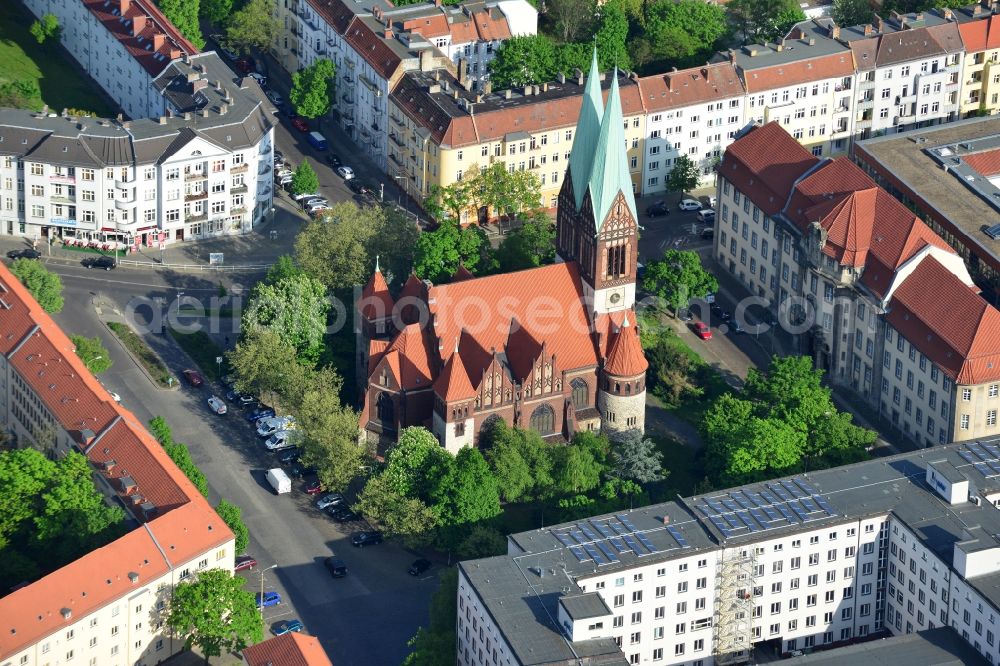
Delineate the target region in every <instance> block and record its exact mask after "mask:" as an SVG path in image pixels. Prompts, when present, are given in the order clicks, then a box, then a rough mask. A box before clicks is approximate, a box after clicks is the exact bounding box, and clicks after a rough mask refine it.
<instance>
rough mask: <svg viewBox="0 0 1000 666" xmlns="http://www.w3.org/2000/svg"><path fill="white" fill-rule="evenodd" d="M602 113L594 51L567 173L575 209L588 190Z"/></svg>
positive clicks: (602, 100) (578, 206) (595, 53)
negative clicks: (571, 186)
mask: <svg viewBox="0 0 1000 666" xmlns="http://www.w3.org/2000/svg"><path fill="white" fill-rule="evenodd" d="M603 112H604V98H603V97H602V96H601V73H600V71H599V70H598V67H597V49H596V48H595V49H594V56H593V59H592V60H591V62H590V74H589V75H588V76H587V84H586V86H585V87H584V89H583V103H582V104H581V105H580V118H579V120H578V121H577V124H576V133H575V136H574V138H573V151H572V152H571V153H570V155H569V170H570V175H571V176H572V178H573V198H574V199H575V200H576V209H577V210H580V206H581V205H583V193H584V192H586V190H587V177H588V176H589V175H590V169H591V164H593V161H594V149H595V148H596V147H597V137H598V135H599V134H600V131H601V114H602V113H603Z"/></svg>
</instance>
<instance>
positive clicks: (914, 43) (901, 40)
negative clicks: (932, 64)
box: [875, 23, 962, 67]
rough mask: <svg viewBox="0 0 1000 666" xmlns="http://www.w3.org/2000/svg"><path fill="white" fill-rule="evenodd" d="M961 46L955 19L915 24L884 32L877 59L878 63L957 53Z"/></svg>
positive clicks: (881, 65)
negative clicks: (918, 26)
mask: <svg viewBox="0 0 1000 666" xmlns="http://www.w3.org/2000/svg"><path fill="white" fill-rule="evenodd" d="M961 49H962V39H961V36H960V35H959V32H958V26H957V25H956V24H954V23H946V24H944V25H936V26H931V27H928V28H913V29H910V30H900V31H897V32H891V33H888V34H884V35H881V36H880V37H879V44H878V52H877V54H876V55H875V63H876V65H878V66H879V67H885V66H888V65H895V64H897V63H901V62H907V61H910V60H921V59H924V58H930V57H933V56H935V55H943V54H946V53H954V52H956V51H960V50H961Z"/></svg>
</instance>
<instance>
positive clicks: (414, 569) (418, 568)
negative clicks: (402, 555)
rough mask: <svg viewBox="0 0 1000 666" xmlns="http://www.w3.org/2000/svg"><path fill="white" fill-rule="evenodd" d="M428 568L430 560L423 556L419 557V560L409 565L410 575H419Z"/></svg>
mask: <svg viewBox="0 0 1000 666" xmlns="http://www.w3.org/2000/svg"><path fill="white" fill-rule="evenodd" d="M430 568H431V561H430V560H425V559H424V558H422V557H421V558H420V559H419V560H417V561H416V562H414V563H413V564H411V565H410V575H411V576H419V575H420V574H422V573H423V572H425V571H427V570H428V569H430Z"/></svg>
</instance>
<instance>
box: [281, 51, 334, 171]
mask: <svg viewBox="0 0 1000 666" xmlns="http://www.w3.org/2000/svg"><path fill="white" fill-rule="evenodd" d="M336 75H337V66H336V65H334V64H333V61H331V60H327V59H326V58H321V59H320V60H317V61H316V62H314V63H313V64H311V65H309V66H308V67H305V68H304V69H300V70H299V71H297V72H295V73H294V74H292V89H291V91H290V92H289V93H288V99H290V100H291V102H292V105H293V106H295V112H296V113H298V114H299V115H300V116H302V117H303V118H319V117H320V116H324V115H326V113H327V111H329V110H330V105H331V104H332V102H333V97H334V94H335V90H334V83H335V78H336ZM293 185H294V181H293ZM306 191H310V190H306ZM313 191H314V190H313Z"/></svg>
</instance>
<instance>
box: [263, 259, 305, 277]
mask: <svg viewBox="0 0 1000 666" xmlns="http://www.w3.org/2000/svg"><path fill="white" fill-rule="evenodd" d="M302 274H303V271H302V269H301V268H299V267H298V266H297V265H296V264H295V258H294V257H292V256H290V255H287V254H283V255H281V256H280V257H278V259H277V260H276V261H275V262H274V263H273V264H271V267H270V268H268V269H267V276H266V277H265V278H264V282H266V283H268V284H277V283H278V282H281V280H282V279H284V278H294V277H298V276H299V275H302Z"/></svg>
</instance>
